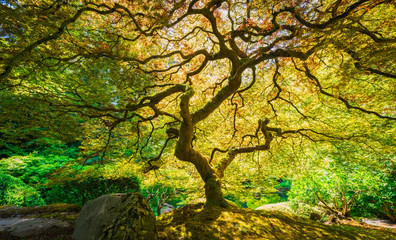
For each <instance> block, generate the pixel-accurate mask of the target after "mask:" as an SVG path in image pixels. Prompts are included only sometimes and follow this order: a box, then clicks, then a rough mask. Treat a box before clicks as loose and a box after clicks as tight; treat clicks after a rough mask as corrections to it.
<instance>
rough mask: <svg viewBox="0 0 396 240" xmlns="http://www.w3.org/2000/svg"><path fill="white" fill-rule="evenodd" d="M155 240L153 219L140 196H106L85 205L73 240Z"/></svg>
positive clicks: (134, 194) (147, 206) (155, 230)
mask: <svg viewBox="0 0 396 240" xmlns="http://www.w3.org/2000/svg"><path fill="white" fill-rule="evenodd" d="M98 239H103V240H107V239H109V240H110V239H111V240H113V239H114V240H117V239H150V240H151V239H152V240H155V239H158V235H157V227H156V223H155V216H154V213H153V212H152V210H151V208H150V205H149V204H148V202H147V200H146V199H145V198H144V197H143V196H142V195H141V194H140V193H130V194H119V193H118V194H109V195H104V196H101V197H99V198H96V199H94V200H91V201H89V202H87V203H86V204H85V205H84V206H83V208H82V210H81V212H80V214H79V216H78V218H77V222H76V226H75V228H74V232H73V240H98Z"/></svg>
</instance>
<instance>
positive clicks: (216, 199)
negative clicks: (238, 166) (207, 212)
mask: <svg viewBox="0 0 396 240" xmlns="http://www.w3.org/2000/svg"><path fill="white" fill-rule="evenodd" d="M205 197H206V203H205V207H212V206H220V207H227V206H228V203H227V202H226V200H225V199H224V198H223V192H222V190H221V180H220V178H217V177H211V178H209V179H207V180H206V181H205Z"/></svg>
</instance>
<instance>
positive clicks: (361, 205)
mask: <svg viewBox="0 0 396 240" xmlns="http://www.w3.org/2000/svg"><path fill="white" fill-rule="evenodd" d="M383 185H384V181H383V178H382V175H381V173H379V172H375V171H372V170H371V169H369V168H364V167H362V166H357V165H352V164H351V165H347V166H342V165H336V164H331V165H330V167H329V168H326V169H323V170H317V171H312V172H309V173H308V174H307V176H305V177H303V178H301V179H297V180H295V181H293V184H292V188H291V191H290V197H291V205H290V206H291V207H292V209H294V210H295V211H297V212H298V211H300V212H304V211H302V210H297V208H299V207H301V206H305V205H308V206H310V207H314V206H321V207H322V208H323V209H324V210H326V211H328V212H329V213H330V212H331V213H333V214H336V215H339V216H341V217H346V216H349V215H351V214H352V215H355V216H356V215H357V216H369V215H370V214H371V211H372V208H370V207H369V202H368V201H367V200H368V199H378V198H380V197H381V194H382V193H381V186H383ZM373 204H374V203H373ZM356 206H358V207H356ZM305 208H307V207H305ZM306 210H309V209H306Z"/></svg>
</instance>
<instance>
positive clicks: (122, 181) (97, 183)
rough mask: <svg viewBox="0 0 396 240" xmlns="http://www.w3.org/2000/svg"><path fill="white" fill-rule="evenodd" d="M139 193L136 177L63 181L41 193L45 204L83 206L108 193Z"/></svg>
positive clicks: (88, 178)
mask: <svg viewBox="0 0 396 240" xmlns="http://www.w3.org/2000/svg"><path fill="white" fill-rule="evenodd" d="M135 191H139V182H138V179H137V178H136V177H130V178H127V177H119V178H114V179H106V178H104V177H87V178H85V179H70V180H64V181H63V182H62V183H57V184H54V185H50V187H49V188H47V189H45V190H44V191H43V198H44V199H45V200H46V202H47V203H57V202H63V203H71V204H80V205H84V204H85V203H86V202H87V201H89V200H92V199H95V198H97V197H100V196H102V195H105V194H109V193H121V192H122V193H126V192H135Z"/></svg>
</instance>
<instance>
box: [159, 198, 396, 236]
mask: <svg viewBox="0 0 396 240" xmlns="http://www.w3.org/2000/svg"><path fill="white" fill-rule="evenodd" d="M355 225H356V224H355ZM157 227H158V230H159V236H160V239H162V240H165V239H166V240H173V239H205V240H212V239H213V240H215V239H216V240H217V239H227V240H237V239H240V240H242V239H243V240H248V239H252V240H253V239H329V240H330V239H331V240H333V239H354V240H369V239H373V240H381V239H389V240H391V239H396V232H394V231H391V230H387V229H382V228H378V227H377V228H375V227H369V226H366V225H363V224H361V225H359V227H357V226H350V225H332V226H328V225H324V224H322V223H320V222H316V221H312V220H309V219H305V218H301V217H298V216H295V215H292V214H289V213H284V212H279V211H268V210H251V209H242V208H238V207H235V206H231V207H229V208H227V209H225V208H220V207H212V208H203V204H202V203H198V204H194V205H187V206H185V207H182V208H180V209H177V210H175V211H173V212H170V213H167V214H164V215H162V216H159V217H158V218H157Z"/></svg>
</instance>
